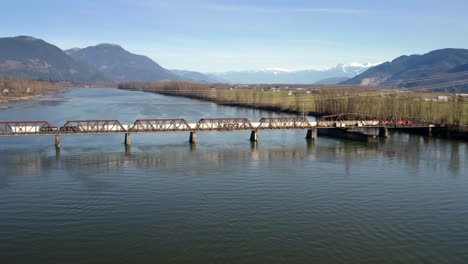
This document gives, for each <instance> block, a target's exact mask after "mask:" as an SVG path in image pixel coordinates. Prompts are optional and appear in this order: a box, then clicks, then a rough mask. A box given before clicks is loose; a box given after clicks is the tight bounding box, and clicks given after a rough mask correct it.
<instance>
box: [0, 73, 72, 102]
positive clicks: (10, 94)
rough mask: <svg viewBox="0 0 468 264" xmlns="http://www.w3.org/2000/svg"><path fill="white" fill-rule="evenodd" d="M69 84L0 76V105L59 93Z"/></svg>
mask: <svg viewBox="0 0 468 264" xmlns="http://www.w3.org/2000/svg"><path fill="white" fill-rule="evenodd" d="M70 86H71V84H69V83H54V82H46V81H36V80H27V79H18V78H11V77H2V76H0V103H6V102H12V101H21V100H31V99H35V98H39V97H40V96H42V95H45V94H50V93H58V92H61V91H62V90H63V89H64V88H67V87H70Z"/></svg>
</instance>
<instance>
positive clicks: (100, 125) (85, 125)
mask: <svg viewBox="0 0 468 264" xmlns="http://www.w3.org/2000/svg"><path fill="white" fill-rule="evenodd" d="M126 131H127V129H126V128H124V126H123V125H122V124H121V123H120V121H119V120H73V121H67V122H66V123H65V124H64V125H63V126H62V127H61V128H60V133H61V134H83V133H84V134H93V133H116V132H126Z"/></svg>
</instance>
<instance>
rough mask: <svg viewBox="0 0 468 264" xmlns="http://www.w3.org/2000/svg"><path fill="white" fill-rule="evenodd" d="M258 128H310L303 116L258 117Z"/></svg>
mask: <svg viewBox="0 0 468 264" xmlns="http://www.w3.org/2000/svg"><path fill="white" fill-rule="evenodd" d="M259 123H260V125H259V126H258V129H307V128H312V125H311V124H310V123H309V120H307V118H305V117H269V118H262V119H260V122H259Z"/></svg>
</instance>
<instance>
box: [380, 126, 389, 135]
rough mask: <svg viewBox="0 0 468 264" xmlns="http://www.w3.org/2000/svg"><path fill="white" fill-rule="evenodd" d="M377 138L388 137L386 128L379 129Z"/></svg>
mask: <svg viewBox="0 0 468 264" xmlns="http://www.w3.org/2000/svg"><path fill="white" fill-rule="evenodd" d="M379 137H388V128H387V127H379Z"/></svg>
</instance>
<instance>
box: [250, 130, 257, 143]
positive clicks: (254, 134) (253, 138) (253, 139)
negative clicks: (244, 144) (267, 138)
mask: <svg viewBox="0 0 468 264" xmlns="http://www.w3.org/2000/svg"><path fill="white" fill-rule="evenodd" d="M250 141H251V142H258V131H257V130H253V131H252V132H251V133H250Z"/></svg>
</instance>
